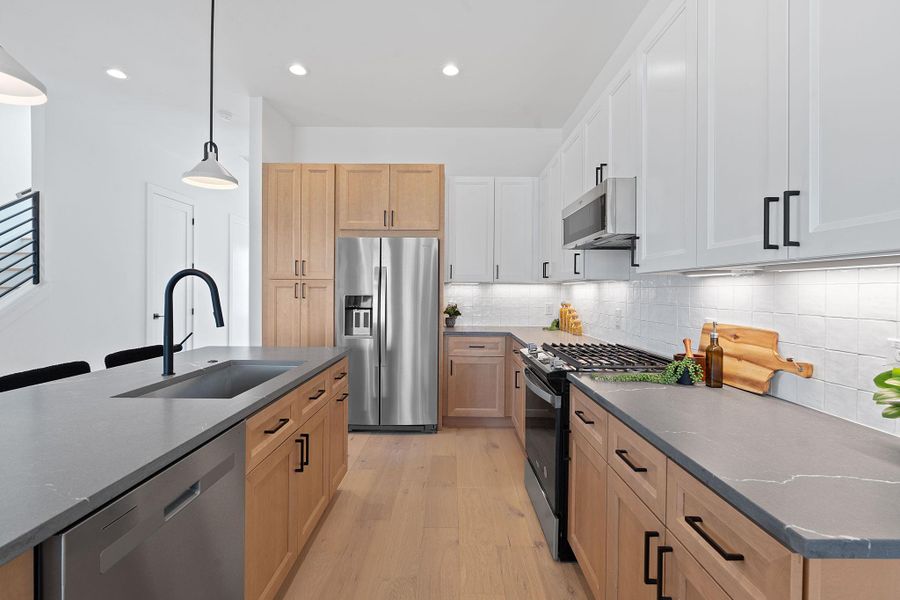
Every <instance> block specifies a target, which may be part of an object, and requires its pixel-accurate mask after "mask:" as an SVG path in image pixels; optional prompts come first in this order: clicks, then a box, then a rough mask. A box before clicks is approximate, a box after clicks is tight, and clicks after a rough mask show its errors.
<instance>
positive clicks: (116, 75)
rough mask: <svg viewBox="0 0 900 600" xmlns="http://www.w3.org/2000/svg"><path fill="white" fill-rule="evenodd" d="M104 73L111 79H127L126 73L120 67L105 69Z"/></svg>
mask: <svg viewBox="0 0 900 600" xmlns="http://www.w3.org/2000/svg"><path fill="white" fill-rule="evenodd" d="M106 74H107V75H109V76H110V77H112V78H113V79H128V75H126V74H125V71H123V70H121V69H107V70H106Z"/></svg>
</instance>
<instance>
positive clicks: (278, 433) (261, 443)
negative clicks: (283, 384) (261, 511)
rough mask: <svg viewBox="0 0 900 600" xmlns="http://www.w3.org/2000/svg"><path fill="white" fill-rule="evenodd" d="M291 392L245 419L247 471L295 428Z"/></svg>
mask: <svg viewBox="0 0 900 600" xmlns="http://www.w3.org/2000/svg"><path fill="white" fill-rule="evenodd" d="M293 394H294V392H289V393H288V394H287V395H285V396H282V397H281V398H279V399H278V400H276V401H275V402H273V403H272V404H270V405H268V406H267V407H265V408H264V409H262V410H261V411H259V412H258V413H256V414H254V415H253V416H251V417H250V418H249V419H247V427H246V430H247V433H246V436H247V460H246V464H247V472H248V473H249V472H250V471H251V470H252V469H253V468H254V467H255V466H256V465H258V464H259V463H260V462H262V460H263V459H264V458H266V457H267V456H268V455H269V454H271V453H272V451H273V450H275V448H277V447H278V446H279V445H280V444H281V442H283V441H284V440H286V439H287V438H288V437H290V435H291V433H293V432H294V430H295V429H297V425H298V424H299V423H298V422H297V420H296V419H295V418H294V417H293V415H292V410H293V409H292V406H291V404H292V399H293V397H294V396H293Z"/></svg>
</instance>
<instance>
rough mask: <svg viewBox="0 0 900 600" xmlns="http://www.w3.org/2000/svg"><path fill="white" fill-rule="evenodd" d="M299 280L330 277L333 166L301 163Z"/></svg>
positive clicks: (332, 239)
mask: <svg viewBox="0 0 900 600" xmlns="http://www.w3.org/2000/svg"><path fill="white" fill-rule="evenodd" d="M300 190H301V191H300V203H301V210H300V215H301V216H300V223H301V225H302V227H301V230H302V232H301V235H300V242H301V253H300V276H301V277H302V278H303V279H332V278H333V277H334V165H302V166H301V178H300Z"/></svg>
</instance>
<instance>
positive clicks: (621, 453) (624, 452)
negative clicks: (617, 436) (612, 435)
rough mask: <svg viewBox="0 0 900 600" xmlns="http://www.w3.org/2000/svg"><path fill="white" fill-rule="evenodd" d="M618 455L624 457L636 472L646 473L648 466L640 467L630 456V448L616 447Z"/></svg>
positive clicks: (626, 462) (623, 460)
mask: <svg viewBox="0 0 900 600" xmlns="http://www.w3.org/2000/svg"><path fill="white" fill-rule="evenodd" d="M616 456H618V457H619V458H621V459H622V462H623V463H625V464H626V465H628V468H630V469H631V470H632V471H634V472H635V473H646V472H647V467H638V466H637V465H635V464H634V463H633V462H631V460H630V459H629V458H628V450H622V449H621V448H616Z"/></svg>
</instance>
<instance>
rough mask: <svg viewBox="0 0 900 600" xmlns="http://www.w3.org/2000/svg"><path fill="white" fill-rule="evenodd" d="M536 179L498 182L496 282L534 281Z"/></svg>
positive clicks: (495, 253) (495, 209)
mask: <svg viewBox="0 0 900 600" xmlns="http://www.w3.org/2000/svg"><path fill="white" fill-rule="evenodd" d="M536 184H537V182H536V180H535V179H534V178H533V177H498V178H496V179H495V180H494V280H495V281H498V282H505V283H528V282H531V281H532V273H533V268H532V267H533V265H534V250H535V248H534V240H535V238H536V236H535V234H536V233H537V231H536V229H535V224H536V222H535V218H534V213H535V210H534V209H535V188H536Z"/></svg>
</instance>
